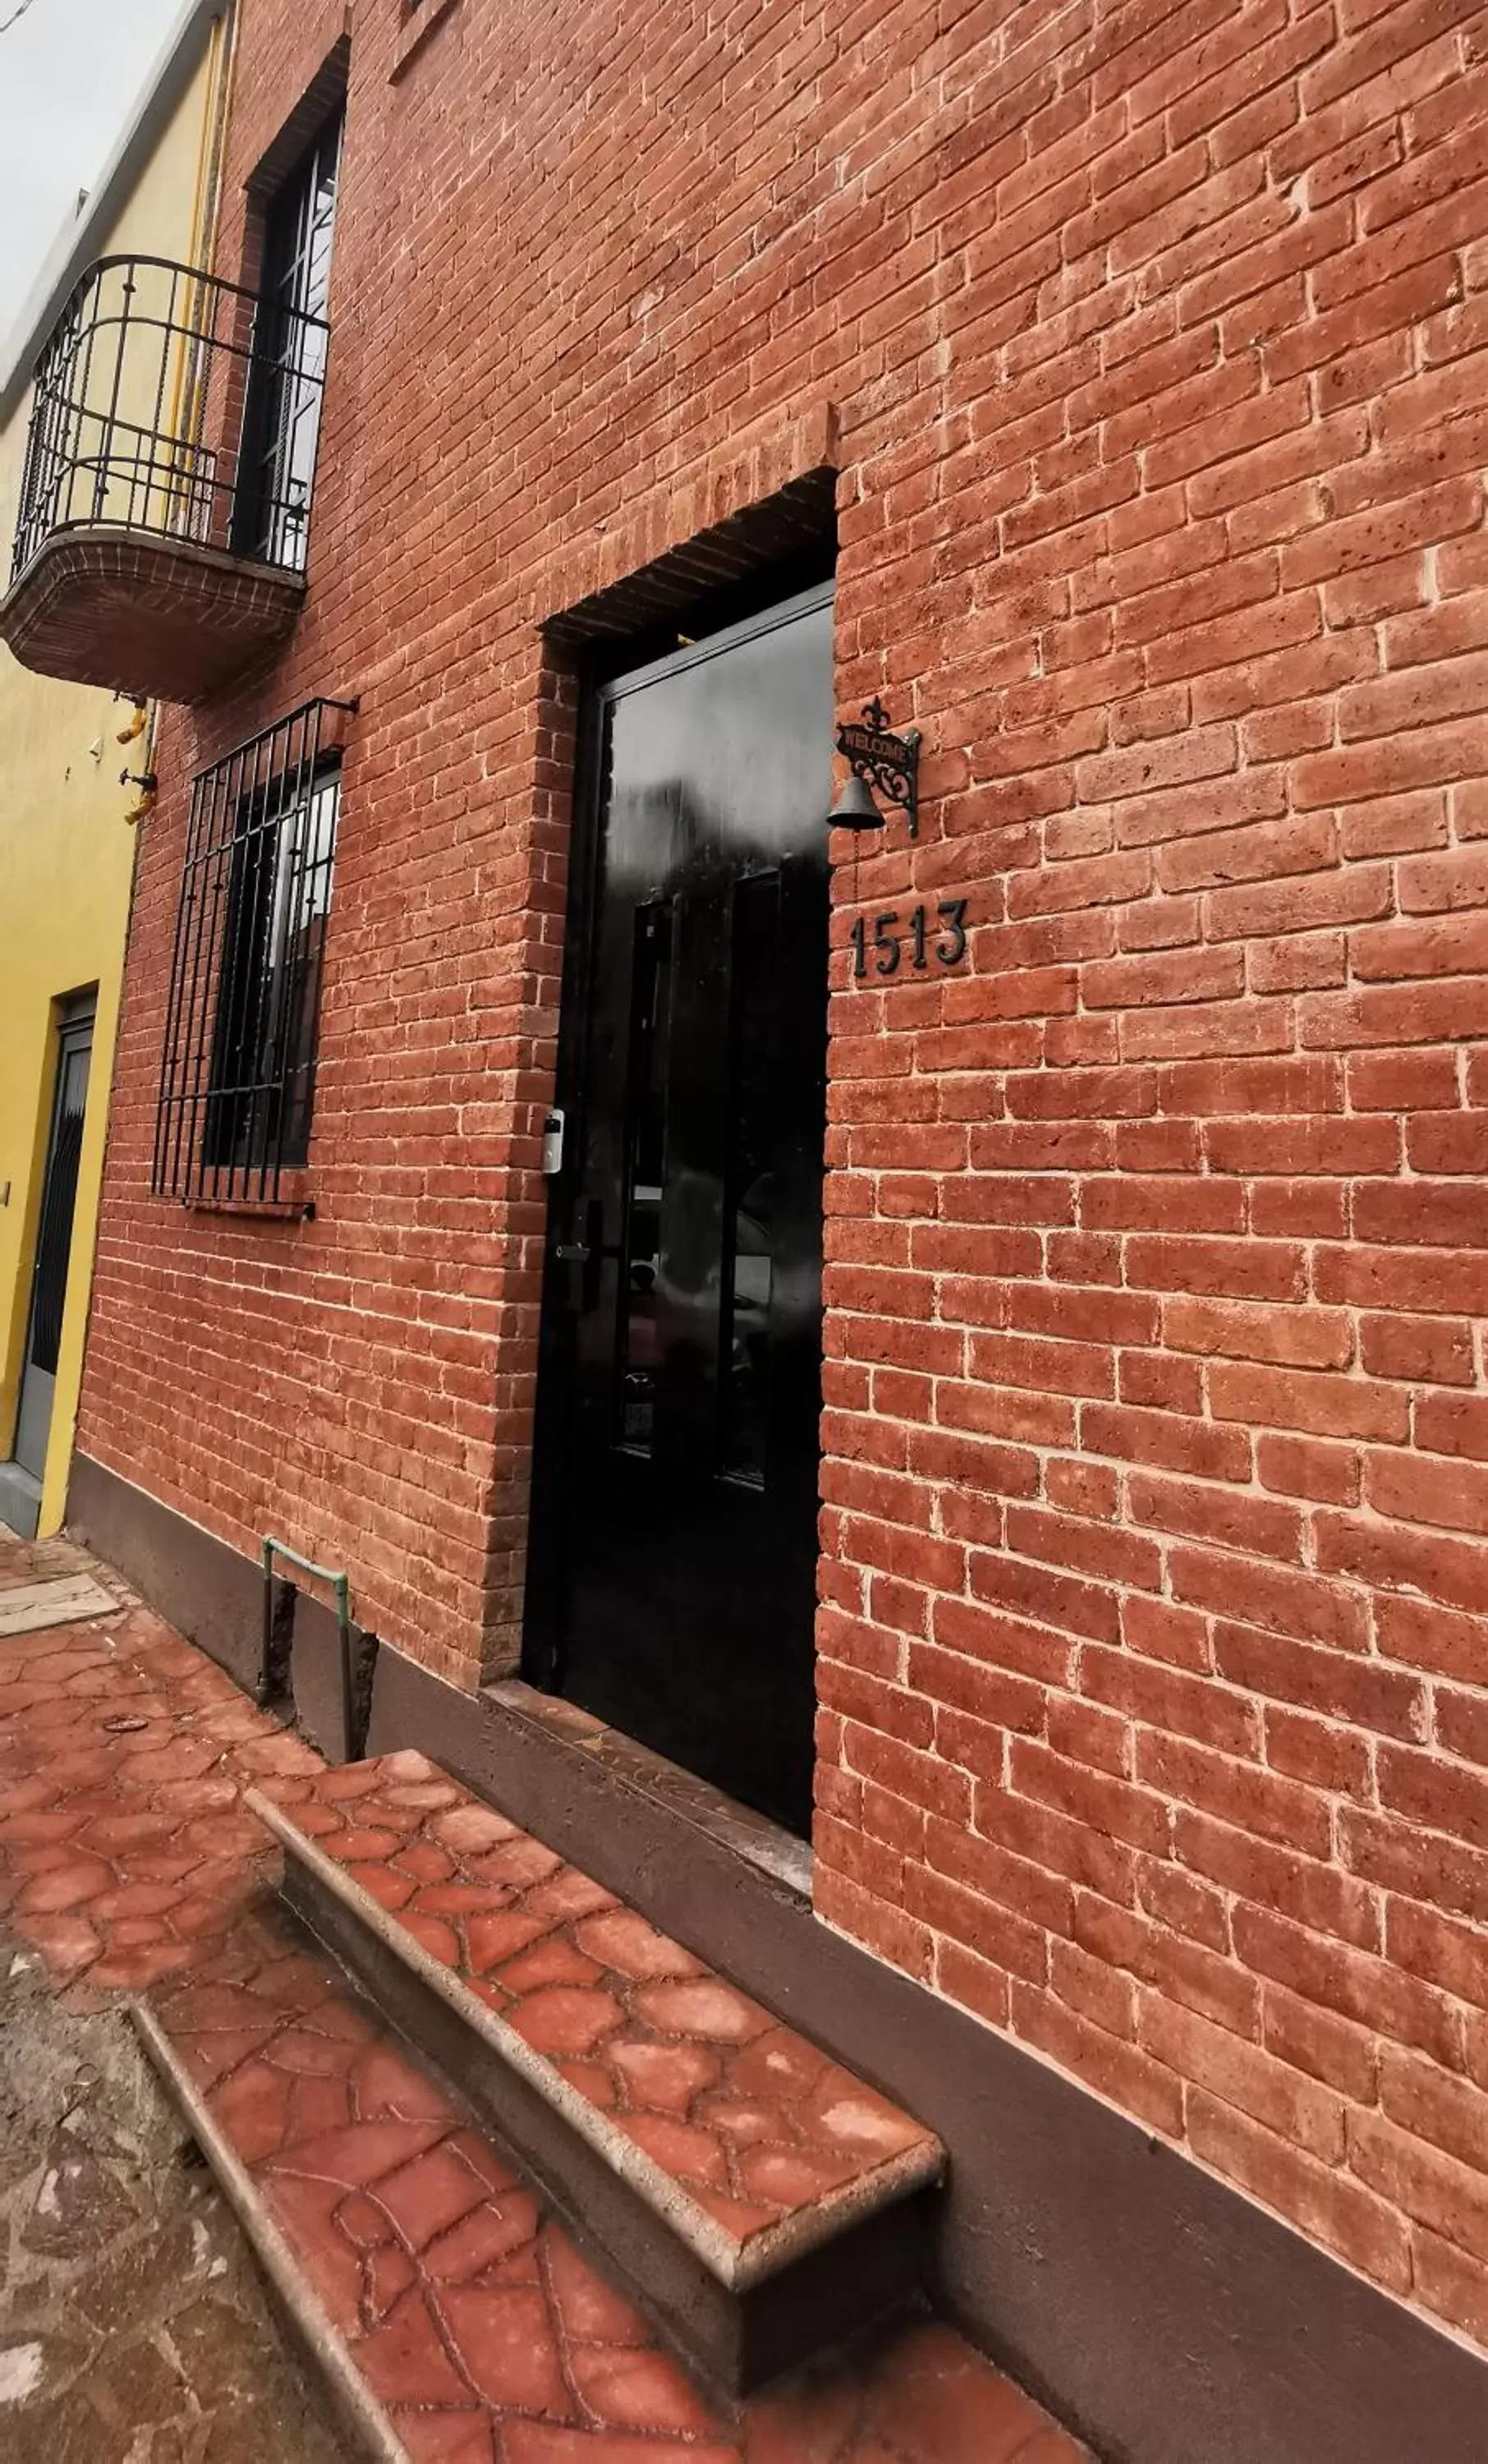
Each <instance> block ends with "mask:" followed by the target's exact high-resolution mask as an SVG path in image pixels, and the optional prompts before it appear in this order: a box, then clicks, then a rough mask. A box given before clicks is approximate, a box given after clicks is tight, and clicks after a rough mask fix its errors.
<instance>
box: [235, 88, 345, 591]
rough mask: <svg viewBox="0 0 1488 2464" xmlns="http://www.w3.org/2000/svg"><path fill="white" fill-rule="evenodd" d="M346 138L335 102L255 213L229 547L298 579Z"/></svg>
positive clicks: (304, 556)
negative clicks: (254, 285) (255, 252)
mask: <svg viewBox="0 0 1488 2464" xmlns="http://www.w3.org/2000/svg"><path fill="white" fill-rule="evenodd" d="M345 135H346V108H345V102H344V99H342V100H340V101H338V102H337V103H336V104H335V105H334V106H333V108H332V109H331V110H330V111H329V112H328V113H327V114H326V116H325V118H324V119H323V120H322V121H321V122H320V125H319V127H318V128H317V130H316V133H315V135H314V136H313V137H312V138H311V139H310V141H309V143H308V144H306V145H305V146H304V147H303V148H302V149H301V151H300V153H299V154H298V156H297V157H296V159H295V163H294V164H293V165H292V166H291V167H290V169H289V170H288V171H286V172H285V174H284V177H283V178H282V179H281V180H279V181H278V182H277V183H276V185H275V186H274V188H273V189H272V191H271V192H270V193H269V195H268V197H267V198H266V199H265V201H264V204H263V209H262V211H263V237H262V251H261V259H260V271H259V279H258V305H257V309H256V311H255V315H254V319H253V329H254V330H253V350H254V360H253V371H252V379H251V382H250V385H249V389H248V397H247V400H246V402H245V404H244V407H243V438H242V447H241V451H240V452H239V456H238V470H239V485H238V495H237V502H236V506H235V509H234V521H233V539H232V545H233V551H234V553H235V554H236V555H239V556H244V557H251V558H252V560H253V561H255V562H258V563H268V564H274V565H278V566H280V567H282V568H283V569H284V570H285V571H287V572H292V573H303V572H304V571H305V569H306V565H307V563H308V561H309V539H310V517H311V511H312V507H313V505H314V501H315V481H316V468H317V462H318V459H319V448H320V423H321V417H322V413H323V409H324V399H325V367H326V360H327V356H328V350H329V342H330V324H329V319H328V310H329V307H330V286H331V260H332V254H333V252H334V248H335V241H336V213H337V205H338V201H339V193H340V172H341V159H342V154H343V151H344V146H345ZM296 491H297V492H298V501H296V500H295V492H296Z"/></svg>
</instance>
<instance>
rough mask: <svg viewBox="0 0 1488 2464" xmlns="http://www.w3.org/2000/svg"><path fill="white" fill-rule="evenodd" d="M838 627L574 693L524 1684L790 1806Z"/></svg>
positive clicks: (811, 1489)
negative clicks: (571, 849) (578, 816)
mask: <svg viewBox="0 0 1488 2464" xmlns="http://www.w3.org/2000/svg"><path fill="white" fill-rule="evenodd" d="M831 626H832V620H831V596H830V590H829V589H827V590H816V591H813V592H809V593H807V594H805V596H804V597H802V598H799V599H796V600H793V601H790V602H789V603H787V604H786V605H784V606H783V607H779V608H777V609H775V610H773V611H771V613H769V614H768V615H766V616H764V617H761V618H757V619H755V620H752V621H751V622H750V623H749V624H747V625H742V626H735V627H731V628H730V629H729V630H728V631H727V632H724V633H721V634H718V635H715V636H714V637H713V638H712V639H711V640H710V641H707V642H704V643H700V644H698V645H696V646H695V647H693V648H691V649H687V650H684V651H681V652H679V653H677V654H676V655H675V656H673V657H671V658H669V659H667V660H664V661H661V662H659V663H657V664H656V665H654V666H651V667H648V668H646V669H643V670H641V671H638V672H636V673H634V674H632V675H629V676H625V677H623V678H621V679H620V680H619V681H617V682H615V683H613V684H610V685H607V686H605V687H604V688H603V689H602V692H601V693H599V695H598V696H597V701H596V706H595V708H594V710H593V712H592V724H593V745H592V750H593V756H594V759H593V763H592V768H593V773H594V778H595V782H596V791H595V793H594V794H593V796H592V798H591V811H590V814H589V816H588V819H589V834H588V844H587V846H584V845H583V843H582V835H581V836H580V847H579V849H578V854H579V856H580V886H579V889H578V891H577V893H576V899H575V912H574V913H573V914H572V916H571V918H570V934H571V938H570V943H569V947H570V951H571V953H572V954H573V955H572V958H571V966H570V982H569V986H568V989H567V992H566V995H565V1003H566V1007H565V1019H564V1035H563V1046H564V1061H563V1066H562V1068H561V1070H560V1078H561V1082H562V1083H561V1086H560V1094H561V1096H562V1097H563V1099H564V1111H565V1116H566V1123H567V1130H566V1155H565V1163H564V1169H563V1172H562V1174H561V1176H560V1177H559V1179H558V1182H557V1183H556V1184H555V1187H554V1192H553V1205H552V1214H551V1224H550V1242H549V1263H548V1269H547V1283H546V1288H545V1304H544V1361H543V1373H542V1390H541V1395H540V1400H539V1450H538V1477H537V1482H536V1500H537V1514H538V1517H539V1519H540V1518H542V1517H543V1516H544V1513H545V1514H546V1525H545V1529H541V1530H539V1531H536V1532H535V1542H536V1550H537V1562H536V1572H535V1577H534V1582H533V1586H532V1592H531V1598H530V1606H529V1658H528V1664H529V1668H530V1671H531V1673H532V1674H533V1675H534V1676H535V1677H536V1679H537V1680H538V1682H541V1683H548V1684H550V1685H556V1686H557V1687H558V1689H559V1690H560V1691H561V1692H563V1693H564V1694H566V1695H568V1696H570V1697H571V1698H572V1699H573V1700H575V1701H576V1702H578V1703H580V1704H582V1705H584V1706H585V1707H586V1708H588V1709H590V1710H593V1711H595V1712H598V1713H599V1714H600V1715H601V1716H602V1717H603V1718H605V1719H606V1720H608V1721H610V1722H612V1723H613V1724H614V1725H615V1726H616V1727H620V1728H622V1729H624V1730H625V1731H626V1732H627V1733H628V1734H630V1735H632V1736H635V1737H638V1738H641V1739H642V1740H644V1741H645V1742H646V1744H648V1745H650V1746H653V1747H655V1748H656V1749H657V1750H658V1751H660V1752H662V1753H664V1754H667V1755H668V1756H669V1757H671V1758H672V1759H673V1760H674V1761H677V1762H680V1763H683V1764H685V1765H686V1766H687V1767H688V1768H689V1769H690V1770H692V1771H697V1772H699V1773H701V1774H702V1775H703V1776H704V1777H706V1778H708V1779H711V1780H712V1781H714V1782H715V1783H716V1784H717V1785H718V1786H720V1787H721V1788H723V1789H725V1790H727V1791H728V1792H729V1793H731V1794H732V1795H734V1796H737V1797H740V1798H742V1799H744V1800H745V1801H746V1802H747V1803H750V1804H753V1805H755V1806H758V1807H760V1808H761V1809H762V1810H764V1811H765V1812H767V1813H770V1814H773V1815H775V1816H776V1817H777V1819H778V1820H781V1821H784V1822H788V1823H790V1824H792V1825H793V1826H794V1827H796V1828H798V1829H802V1830H803V1829H804V1828H805V1827H806V1825H807V1822H808V1819H809V1813H810V1785H811V1760H812V1718H813V1683H812V1617H813V1603H814V1593H815V1577H816V1512H817V1477H818V1461H819V1454H818V1449H819V1431H818V1419H819V1414H820V1407H821V1163H822V1140H823V1131H824V1100H825V1099H824V1081H825V1053H826V921H827V884H826V830H825V826H824V817H825V813H826V809H827V805H828V803H829V801H830V795H831V767H830V759H831V741H832V669H831ZM544 1544H545V1545H544Z"/></svg>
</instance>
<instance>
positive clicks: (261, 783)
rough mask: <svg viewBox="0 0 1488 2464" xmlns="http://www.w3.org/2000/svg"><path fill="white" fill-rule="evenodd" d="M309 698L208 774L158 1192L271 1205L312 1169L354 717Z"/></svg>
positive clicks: (182, 913) (182, 957) (171, 1021)
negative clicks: (325, 986) (322, 1015)
mask: <svg viewBox="0 0 1488 2464" xmlns="http://www.w3.org/2000/svg"><path fill="white" fill-rule="evenodd" d="M354 706H355V705H354V704H351V703H348V702H330V701H312V702H307V703H306V705H305V707H304V709H303V710H297V711H295V713H294V714H293V715H292V716H290V717H289V718H285V719H281V720H280V721H279V723H278V725H277V726H276V727H272V728H268V729H266V730H265V732H264V733H263V735H261V736H255V737H252V740H251V741H250V742H249V743H247V744H242V745H239V747H238V748H237V751H236V752H235V753H230V755H229V756H228V757H227V759H226V760H223V761H219V762H217V763H216V764H215V765H214V766H213V767H212V768H211V769H210V770H204V771H202V772H201V773H200V774H199V776H198V777H197V779H196V781H195V783H194V786H193V790H192V797H191V816H190V821H189V824H188V826H187V833H186V864H185V868H184V870H183V873H182V881H181V901H180V906H179V908H178V910H177V914H176V945H175V957H174V961H173V964H172V968H171V978H170V997H169V1001H168V1003H167V1007H166V1014H165V1043H164V1052H163V1055H162V1060H161V1090H160V1110H159V1113H158V1116H157V1121H156V1133H155V1165H154V1171H153V1174H152V1177H151V1186H152V1188H153V1189H154V1190H155V1191H156V1193H157V1194H158V1195H159V1196H162V1197H173V1198H183V1199H218V1200H229V1201H233V1202H243V1201H247V1202H250V1203H254V1204H263V1203H267V1204H274V1203H275V1202H277V1201H279V1200H281V1199H284V1198H285V1197H286V1194H287V1193H286V1191H285V1188H284V1183H283V1176H284V1175H285V1174H286V1173H290V1172H295V1171H297V1170H299V1169H300V1168H302V1167H303V1165H304V1164H305V1162H306V1160H307V1158H308V1155H309V1148H310V1116H311V1111H312V1107H313V1105H314V1101H315V1078H316V1043H317V1023H318V1016H319V1006H320V974H321V960H322V957H323V952H324V945H325V930H326V918H327V916H328V914H329V913H330V904H331V873H332V867H333V863H334V859H335V853H336V825H337V816H338V810H339V803H340V753H339V728H340V720H341V715H343V714H344V713H345V712H347V711H348V710H350V709H352V708H353V707H354Z"/></svg>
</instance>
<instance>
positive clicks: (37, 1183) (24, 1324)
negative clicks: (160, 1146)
mask: <svg viewBox="0 0 1488 2464" xmlns="http://www.w3.org/2000/svg"><path fill="white" fill-rule="evenodd" d="M84 1040H85V1041H86V1044H87V1048H88V1063H89V1067H88V1089H87V1093H86V1094H85V1096H84V1098H83V1120H82V1129H81V1131H80V1132H79V1136H80V1137H81V1136H85V1135H86V1133H87V1117H88V1103H89V1100H90V1099H91V1096H92V1093H93V1051H94V1046H95V1045H96V1043H97V1041H98V986H97V984H90V985H88V986H86V987H85V988H84V989H83V990H82V991H80V992H76V993H65V994H63V995H61V996H60V997H59V998H56V999H54V1001H52V1003H51V1016H50V1019H49V1022H48V1037H47V1041H48V1047H49V1049H48V1054H47V1059H48V1066H49V1083H48V1087H47V1093H46V1101H45V1106H44V1110H43V1118H44V1124H45V1126H44V1128H43V1130H42V1133H41V1136H40V1138H39V1140H38V1151H37V1158H36V1167H35V1174H34V1178H33V1193H34V1194H33V1203H32V1206H31V1207H30V1208H29V1209H28V1215H29V1219H30V1220H29V1221H28V1223H27V1226H26V1232H25V1247H24V1248H23V1250H22V1252H21V1262H20V1265H21V1272H20V1274H19V1275H18V1276H17V1282H18V1283H20V1282H22V1280H24V1288H25V1295H26V1297H25V1305H24V1308H22V1309H20V1310H19V1312H18V1314H19V1318H20V1351H19V1355H18V1358H17V1361H16V1370H15V1401H14V1409H13V1411H12V1413H11V1431H10V1443H9V1447H8V1450H7V1453H6V1457H5V1460H6V1461H7V1462H8V1463H17V1462H19V1460H20V1457H19V1452H18V1449H19V1446H20V1442H21V1434H22V1432H21V1421H22V1415H23V1413H24V1410H25V1405H26V1379H27V1373H28V1371H29V1369H30V1367H31V1347H32V1338H33V1333H34V1331H35V1324H36V1303H37V1299H38V1297H39V1287H40V1282H41V1243H42V1241H43V1239H44V1237H45V1234H46V1228H47V1194H48V1190H49V1187H50V1185H51V1179H52V1169H53V1163H54V1160H55V1153H56V1134H57V1127H58V1123H59V1121H60V1118H61V1106H62V1094H63V1089H64V1086H65V1083H66V1075H67V1069H66V1065H67V1057H68V1051H69V1046H70V1045H76V1044H77V1043H78V1042H81V1041H84ZM76 1240H77V1193H76V1190H75V1192H74V1199H73V1213H72V1220H71V1222H70V1224H69V1227H68V1243H67V1261H66V1265H65V1266H64V1269H63V1282H62V1308H63V1313H64V1324H65V1312H66V1308H67V1286H68V1284H69V1283H70V1282H71V1280H72V1264H73V1248H74V1244H75V1243H76ZM17 1299H19V1293H17ZM54 1407H55V1382H54V1389H53V1395H52V1397H51V1398H50V1399H49V1403H48V1424H47V1439H46V1444H45V1446H43V1448H42V1463H43V1466H45V1462H46V1454H47V1449H48V1448H49V1447H50V1445H51V1441H52V1426H51V1423H52V1418H53V1411H54ZM33 1477H35V1478H38V1479H39V1478H40V1477H41V1474H39V1473H38V1474H35V1475H33Z"/></svg>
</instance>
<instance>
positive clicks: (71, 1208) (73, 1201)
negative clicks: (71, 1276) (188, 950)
mask: <svg viewBox="0 0 1488 2464" xmlns="http://www.w3.org/2000/svg"><path fill="white" fill-rule="evenodd" d="M93 1015H94V996H93V994H92V993H79V994H78V995H77V996H76V998H75V999H73V1000H72V1001H68V1002H67V1003H66V1004H65V1005H64V1007H63V1010H62V1013H61V1016H60V1018H59V1020H58V1023H57V1028H56V1076H55V1082H54V1089H53V1096H52V1122H51V1129H50V1132H49V1134H48V1138H47V1160H46V1168H45V1172H44V1174H43V1177H42V1184H41V1212H40V1218H39V1221H38V1223H37V1227H36V1254H35V1260H34V1264H33V1269H32V1279H31V1307H30V1309H29V1311H28V1314H27V1320H26V1352H25V1356H24V1358H23V1360H22V1363H21V1393H20V1409H19V1411H18V1413H17V1416H16V1422H15V1461H16V1462H17V1463H19V1464H20V1466H21V1469H22V1470H23V1471H26V1472H29V1473H30V1474H31V1476H32V1477H33V1479H34V1480H40V1479H41V1478H42V1476H43V1474H44V1472H45V1470H46V1462H47V1441H48V1440H49V1438H50V1436H51V1432H52V1401H53V1397H54V1395H55V1391H56V1364H57V1356H58V1353H59V1351H60V1348H61V1341H62V1309H63V1305H64V1303H65V1301H66V1298H67V1270H68V1266H69V1264H70V1263H71V1259H72V1250H73V1216H74V1212H75V1210H76V1207H77V1166H78V1161H79V1158H80V1156H81V1154H82V1125H83V1114H84V1112H85V1111H86V1109H87V1102H88V1068H89V1064H90V1062H91V1060H92V1057H93Z"/></svg>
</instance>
